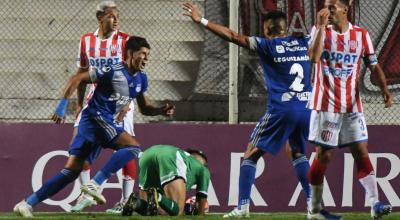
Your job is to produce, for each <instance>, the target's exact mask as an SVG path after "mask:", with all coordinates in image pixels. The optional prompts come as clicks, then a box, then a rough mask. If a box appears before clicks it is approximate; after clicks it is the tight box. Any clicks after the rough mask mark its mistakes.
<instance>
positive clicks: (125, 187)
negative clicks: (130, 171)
mask: <svg viewBox="0 0 400 220" xmlns="http://www.w3.org/2000/svg"><path fill="white" fill-rule="evenodd" d="M134 185H135V180H133V179H132V178H131V177H130V176H123V177H122V197H121V202H124V203H125V202H126V201H127V200H128V199H129V195H130V194H131V193H132V192H133V186H134Z"/></svg>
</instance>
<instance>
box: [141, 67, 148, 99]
mask: <svg viewBox="0 0 400 220" xmlns="http://www.w3.org/2000/svg"><path fill="white" fill-rule="evenodd" d="M141 76H142V91H141V93H142V94H144V95H145V94H146V92H147V88H148V86H149V81H148V79H147V74H146V73H144V72H142V73H141Z"/></svg>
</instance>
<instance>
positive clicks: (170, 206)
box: [158, 178, 186, 216]
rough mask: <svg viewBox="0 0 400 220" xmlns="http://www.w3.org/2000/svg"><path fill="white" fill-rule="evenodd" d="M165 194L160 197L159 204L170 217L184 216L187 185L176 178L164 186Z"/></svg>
mask: <svg viewBox="0 0 400 220" xmlns="http://www.w3.org/2000/svg"><path fill="white" fill-rule="evenodd" d="M163 189H164V194H159V195H158V197H159V198H158V204H159V205H160V207H161V208H162V209H163V210H164V211H166V212H167V213H168V214H169V215H170V216H176V215H183V210H184V207H185V200H186V183H185V180H184V179H182V178H176V179H175V180H173V181H170V182H168V183H167V184H165V185H164V186H163Z"/></svg>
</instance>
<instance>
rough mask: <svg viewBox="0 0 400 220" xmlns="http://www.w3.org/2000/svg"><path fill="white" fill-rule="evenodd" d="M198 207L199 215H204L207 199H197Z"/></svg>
mask: <svg viewBox="0 0 400 220" xmlns="http://www.w3.org/2000/svg"><path fill="white" fill-rule="evenodd" d="M196 200H197V201H196V203H197V207H198V215H204V214H205V210H206V205H207V198H200V199H196Z"/></svg>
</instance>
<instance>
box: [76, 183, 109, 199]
mask: <svg viewBox="0 0 400 220" xmlns="http://www.w3.org/2000/svg"><path fill="white" fill-rule="evenodd" d="M98 189H99V186H96V184H95V183H93V182H90V183H88V184H85V185H82V186H81V191H82V192H84V193H86V194H88V195H90V196H92V197H93V199H94V200H95V201H96V202H97V203H98V204H100V205H101V204H104V203H106V198H105V197H104V196H103V195H102V194H101V193H99V192H98V191H97V190H98Z"/></svg>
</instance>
